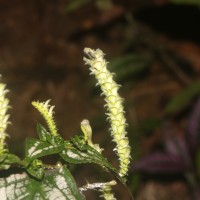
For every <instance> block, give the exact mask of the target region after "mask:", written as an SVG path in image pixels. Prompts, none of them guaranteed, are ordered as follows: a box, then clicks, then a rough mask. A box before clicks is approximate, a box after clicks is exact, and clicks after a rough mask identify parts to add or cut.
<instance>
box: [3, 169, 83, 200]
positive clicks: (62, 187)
mask: <svg viewBox="0 0 200 200" xmlns="http://www.w3.org/2000/svg"><path fill="white" fill-rule="evenodd" d="M0 196H1V200H15V199H23V200H26V199H31V200H32V199H34V200H35V199H38V200H55V199H57V200H58V199H59V200H65V199H66V200H84V199H85V198H84V196H83V195H82V194H81V193H80V191H79V190H78V188H77V186H76V183H75V181H74V179H73V177H72V175H71V173H70V172H69V170H68V169H67V168H66V167H65V166H63V167H61V168H60V169H59V170H49V171H47V172H46V173H45V176H44V178H43V179H42V181H38V180H36V179H33V178H31V177H29V176H28V175H27V174H26V173H21V174H12V175H10V176H9V177H6V178H0Z"/></svg>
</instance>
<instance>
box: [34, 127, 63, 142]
mask: <svg viewBox="0 0 200 200" xmlns="http://www.w3.org/2000/svg"><path fill="white" fill-rule="evenodd" d="M37 133H38V135H39V138H40V140H41V141H43V142H46V141H47V142H49V143H50V144H52V145H54V146H60V145H64V140H63V138H62V137H61V136H59V135H57V136H53V135H52V134H51V133H50V132H49V131H47V129H46V128H45V127H44V126H42V125H41V124H39V123H38V124H37Z"/></svg>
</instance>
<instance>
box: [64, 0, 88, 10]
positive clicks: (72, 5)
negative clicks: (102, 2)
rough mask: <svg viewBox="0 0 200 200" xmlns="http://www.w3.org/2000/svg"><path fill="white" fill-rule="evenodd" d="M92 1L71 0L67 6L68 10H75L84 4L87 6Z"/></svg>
mask: <svg viewBox="0 0 200 200" xmlns="http://www.w3.org/2000/svg"><path fill="white" fill-rule="evenodd" d="M90 1H91V0H71V1H70V2H69V3H68V5H67V7H66V12H73V11H75V10H77V9H79V8H81V7H82V6H85V5H86V4H88V3H89V2H90Z"/></svg>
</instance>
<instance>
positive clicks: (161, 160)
mask: <svg viewBox="0 0 200 200" xmlns="http://www.w3.org/2000/svg"><path fill="white" fill-rule="evenodd" d="M187 169H188V167H187V165H186V164H185V162H184V161H183V160H182V159H181V158H180V157H178V156H174V155H171V154H167V153H161V152H156V153H153V154H150V155H149V156H146V157H144V158H141V159H140V160H139V161H137V162H136V163H135V164H134V165H133V167H132V169H131V171H132V172H133V171H143V172H148V173H177V172H184V171H185V170H187Z"/></svg>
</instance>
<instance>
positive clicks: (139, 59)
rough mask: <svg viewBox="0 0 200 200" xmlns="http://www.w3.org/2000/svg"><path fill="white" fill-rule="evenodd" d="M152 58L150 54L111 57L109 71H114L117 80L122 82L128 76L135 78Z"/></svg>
mask: <svg viewBox="0 0 200 200" xmlns="http://www.w3.org/2000/svg"><path fill="white" fill-rule="evenodd" d="M151 60H152V55H150V54H143V55H141V54H140V55H139V54H126V55H124V56H123V57H118V58H116V59H113V60H112V61H111V62H110V64H109V68H110V70H111V71H114V72H116V74H117V77H116V79H117V81H119V82H124V81H127V79H129V78H131V79H132V78H133V77H135V78H137V77H138V74H140V73H141V72H144V70H145V69H146V68H147V66H148V65H149V63H150V62H151Z"/></svg>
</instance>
